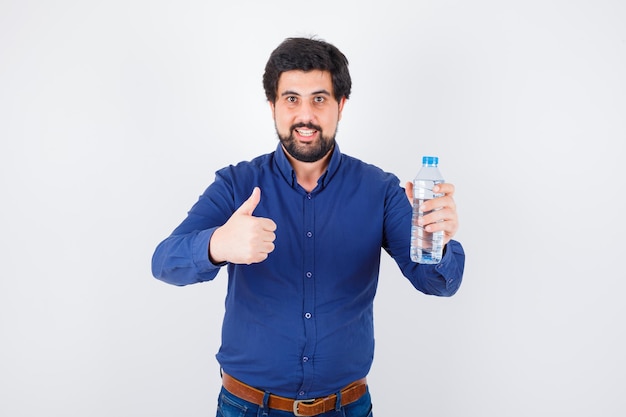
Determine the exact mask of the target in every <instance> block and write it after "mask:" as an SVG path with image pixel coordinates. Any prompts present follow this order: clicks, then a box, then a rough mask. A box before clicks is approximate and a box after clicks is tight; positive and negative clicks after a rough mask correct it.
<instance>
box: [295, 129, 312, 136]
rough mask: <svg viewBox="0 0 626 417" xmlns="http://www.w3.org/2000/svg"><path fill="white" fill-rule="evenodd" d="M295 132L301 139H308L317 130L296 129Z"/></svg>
mask: <svg viewBox="0 0 626 417" xmlns="http://www.w3.org/2000/svg"><path fill="white" fill-rule="evenodd" d="M296 132H298V134H299V135H300V136H302V137H310V136H313V135H314V134H315V133H316V132H317V130H314V129H296Z"/></svg>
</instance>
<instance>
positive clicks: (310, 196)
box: [152, 38, 465, 417]
mask: <svg viewBox="0 0 626 417" xmlns="http://www.w3.org/2000/svg"><path fill="white" fill-rule="evenodd" d="M263 85H264V88H265V93H266V96H267V99H268V101H269V104H270V108H271V111H272V115H273V118H274V122H275V126H276V132H277V133H278V137H279V142H280V143H279V144H278V146H277V148H276V150H275V151H274V152H272V153H269V154H266V155H262V156H259V157H257V158H255V159H254V160H252V161H249V162H241V163H239V164H237V165H235V166H232V165H231V166H229V167H226V168H223V169H221V170H219V171H218V172H217V173H216V179H215V182H213V183H212V184H211V185H210V186H209V187H208V188H207V189H206V191H205V192H204V194H203V195H202V196H201V197H200V198H199V200H198V202H197V203H196V204H195V205H194V206H193V207H192V208H191V210H190V211H189V213H188V216H187V218H186V219H185V220H184V221H183V222H182V223H181V224H180V226H178V227H177V228H176V229H175V230H174V231H173V232H172V234H171V235H170V236H169V237H168V238H166V239H165V240H164V241H163V242H161V243H160V244H159V245H158V247H157V248H156V250H155V253H154V256H153V260H152V271H153V274H154V276H155V277H156V278H158V279H161V280H163V281H165V282H168V283H171V284H175V285H187V284H192V283H196V282H202V281H209V280H212V279H213V278H215V276H216V275H217V273H218V271H219V270H220V268H221V267H223V266H226V267H227V269H228V292H227V295H226V305H225V307H226V309H225V316H224V322H223V328H222V344H221V347H220V349H219V352H218V353H217V360H218V362H219V364H220V366H221V369H222V372H223V373H222V381H223V388H222V391H221V393H220V396H219V400H218V414H217V415H218V416H256V415H259V416H260V415H268V416H277V417H278V416H293V415H306V416H312V415H322V416H327V417H330V416H348V417H366V416H370V415H372V414H371V413H372V411H371V399H370V394H369V390H368V388H367V384H366V381H365V377H366V375H367V373H368V372H369V370H370V366H371V364H372V359H373V354H374V335H373V300H374V295H375V292H376V286H377V283H378V273H379V264H380V254H381V248H382V249H384V250H385V251H386V252H387V253H389V254H390V255H391V256H392V257H393V259H394V260H395V261H396V263H397V264H398V266H399V268H400V269H401V271H402V273H403V274H404V275H405V276H406V277H407V278H408V279H409V280H410V281H411V283H412V284H413V286H414V287H415V288H416V289H417V290H419V291H421V292H423V293H426V294H432V295H438V296H451V295H453V294H454V293H455V292H456V291H457V289H458V288H459V285H460V284H461V279H462V275H463V267H464V259H465V255H464V252H463V248H462V246H461V244H460V243H459V242H456V241H454V240H452V237H453V236H454V234H455V233H456V231H457V228H458V219H457V213H456V208H455V203H454V200H453V194H454V186H453V185H452V184H441V185H439V186H438V187H439V190H435V191H436V192H439V193H443V194H444V196H443V197H440V198H437V199H434V200H431V201H429V202H427V203H425V205H426V206H425V207H424V210H425V211H428V210H434V211H433V212H432V213H431V214H429V215H427V216H425V217H424V218H423V220H424V224H427V226H426V227H427V228H428V229H429V230H430V231H437V230H443V231H444V234H445V239H444V241H445V254H444V257H443V259H442V261H441V262H440V263H439V264H438V265H420V264H417V263H414V262H412V261H411V260H410V254H409V252H410V251H409V247H410V229H411V204H410V203H409V201H410V200H411V193H412V184H411V183H410V182H409V183H407V184H406V189H403V188H402V187H401V186H400V185H399V180H398V178H397V177H395V176H394V175H392V174H389V173H386V172H383V171H382V170H381V169H379V168H377V167H374V166H372V165H369V164H365V163H363V162H361V161H359V160H357V159H355V158H352V157H350V156H347V155H345V154H342V153H341V152H340V150H339V146H338V145H337V143H336V142H335V134H336V132H337V125H338V123H339V120H340V119H341V114H342V110H343V108H344V105H345V104H346V100H347V99H348V98H349V95H350V90H351V79H350V74H349V72H348V61H347V59H346V58H345V56H344V55H343V54H342V53H341V52H340V51H339V50H338V49H337V48H336V47H335V46H333V45H331V44H329V43H326V42H324V41H321V40H316V39H306V38H289V39H286V40H285V41H284V42H283V43H282V44H281V45H279V46H278V47H277V48H276V49H275V50H274V51H273V53H272V54H271V56H270V58H269V60H268V62H267V65H266V68H265V74H264V76H263ZM407 197H408V200H407ZM435 209H438V210H435Z"/></svg>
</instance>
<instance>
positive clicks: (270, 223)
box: [259, 218, 276, 232]
mask: <svg viewBox="0 0 626 417" xmlns="http://www.w3.org/2000/svg"><path fill="white" fill-rule="evenodd" d="M259 220H260V223H261V228H262V229H263V230H266V231H268V232H273V231H275V230H276V223H274V220H272V219H268V218H259Z"/></svg>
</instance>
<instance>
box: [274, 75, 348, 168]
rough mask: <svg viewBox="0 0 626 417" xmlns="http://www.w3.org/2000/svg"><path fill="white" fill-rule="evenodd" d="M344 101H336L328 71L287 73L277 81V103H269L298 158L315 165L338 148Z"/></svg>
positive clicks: (285, 144)
mask: <svg viewBox="0 0 626 417" xmlns="http://www.w3.org/2000/svg"><path fill="white" fill-rule="evenodd" d="M344 103H345V98H342V99H341V101H340V102H337V100H335V98H334V96H333V83H332V79H331V75H330V72H328V71H320V70H313V71H308V72H304V71H298V70H294V71H287V72H283V73H282V74H281V76H280V78H279V79H278V92H277V96H276V103H270V106H271V108H272V114H273V116H274V124H275V126H276V132H277V133H278V137H279V139H280V142H281V143H282V145H283V147H284V148H285V149H286V150H287V152H288V153H289V154H290V155H291V156H292V157H294V158H295V159H297V160H299V161H302V162H315V161H318V160H320V159H321V158H323V157H324V156H325V155H326V154H328V152H329V151H330V150H331V149H332V148H333V147H334V145H335V134H336V133H337V124H338V123H339V120H340V119H341V111H342V110H343V105H344Z"/></svg>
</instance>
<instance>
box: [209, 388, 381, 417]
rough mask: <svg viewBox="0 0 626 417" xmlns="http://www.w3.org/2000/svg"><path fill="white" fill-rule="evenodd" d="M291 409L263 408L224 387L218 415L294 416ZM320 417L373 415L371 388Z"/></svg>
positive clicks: (370, 416)
mask: <svg viewBox="0 0 626 417" xmlns="http://www.w3.org/2000/svg"><path fill="white" fill-rule="evenodd" d="M293 416H294V415H293V413H291V412H289V411H281V410H272V409H269V410H268V409H263V407H260V406H258V405H256V404H254V403H250V402H248V401H245V400H242V399H241V398H238V397H235V396H234V395H233V394H231V393H230V392H228V391H226V389H224V387H222V390H221V392H220V396H219V398H218V400H217V417H293ZM319 416H320V417H373V414H372V399H371V397H370V393H369V389H368V390H367V391H366V392H365V394H363V396H362V397H361V398H359V399H358V400H356V401H355V402H353V403H351V404H348V405H346V406H344V407H341V408H340V409H339V410H333V411H328V412H326V413H324V414H319Z"/></svg>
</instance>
